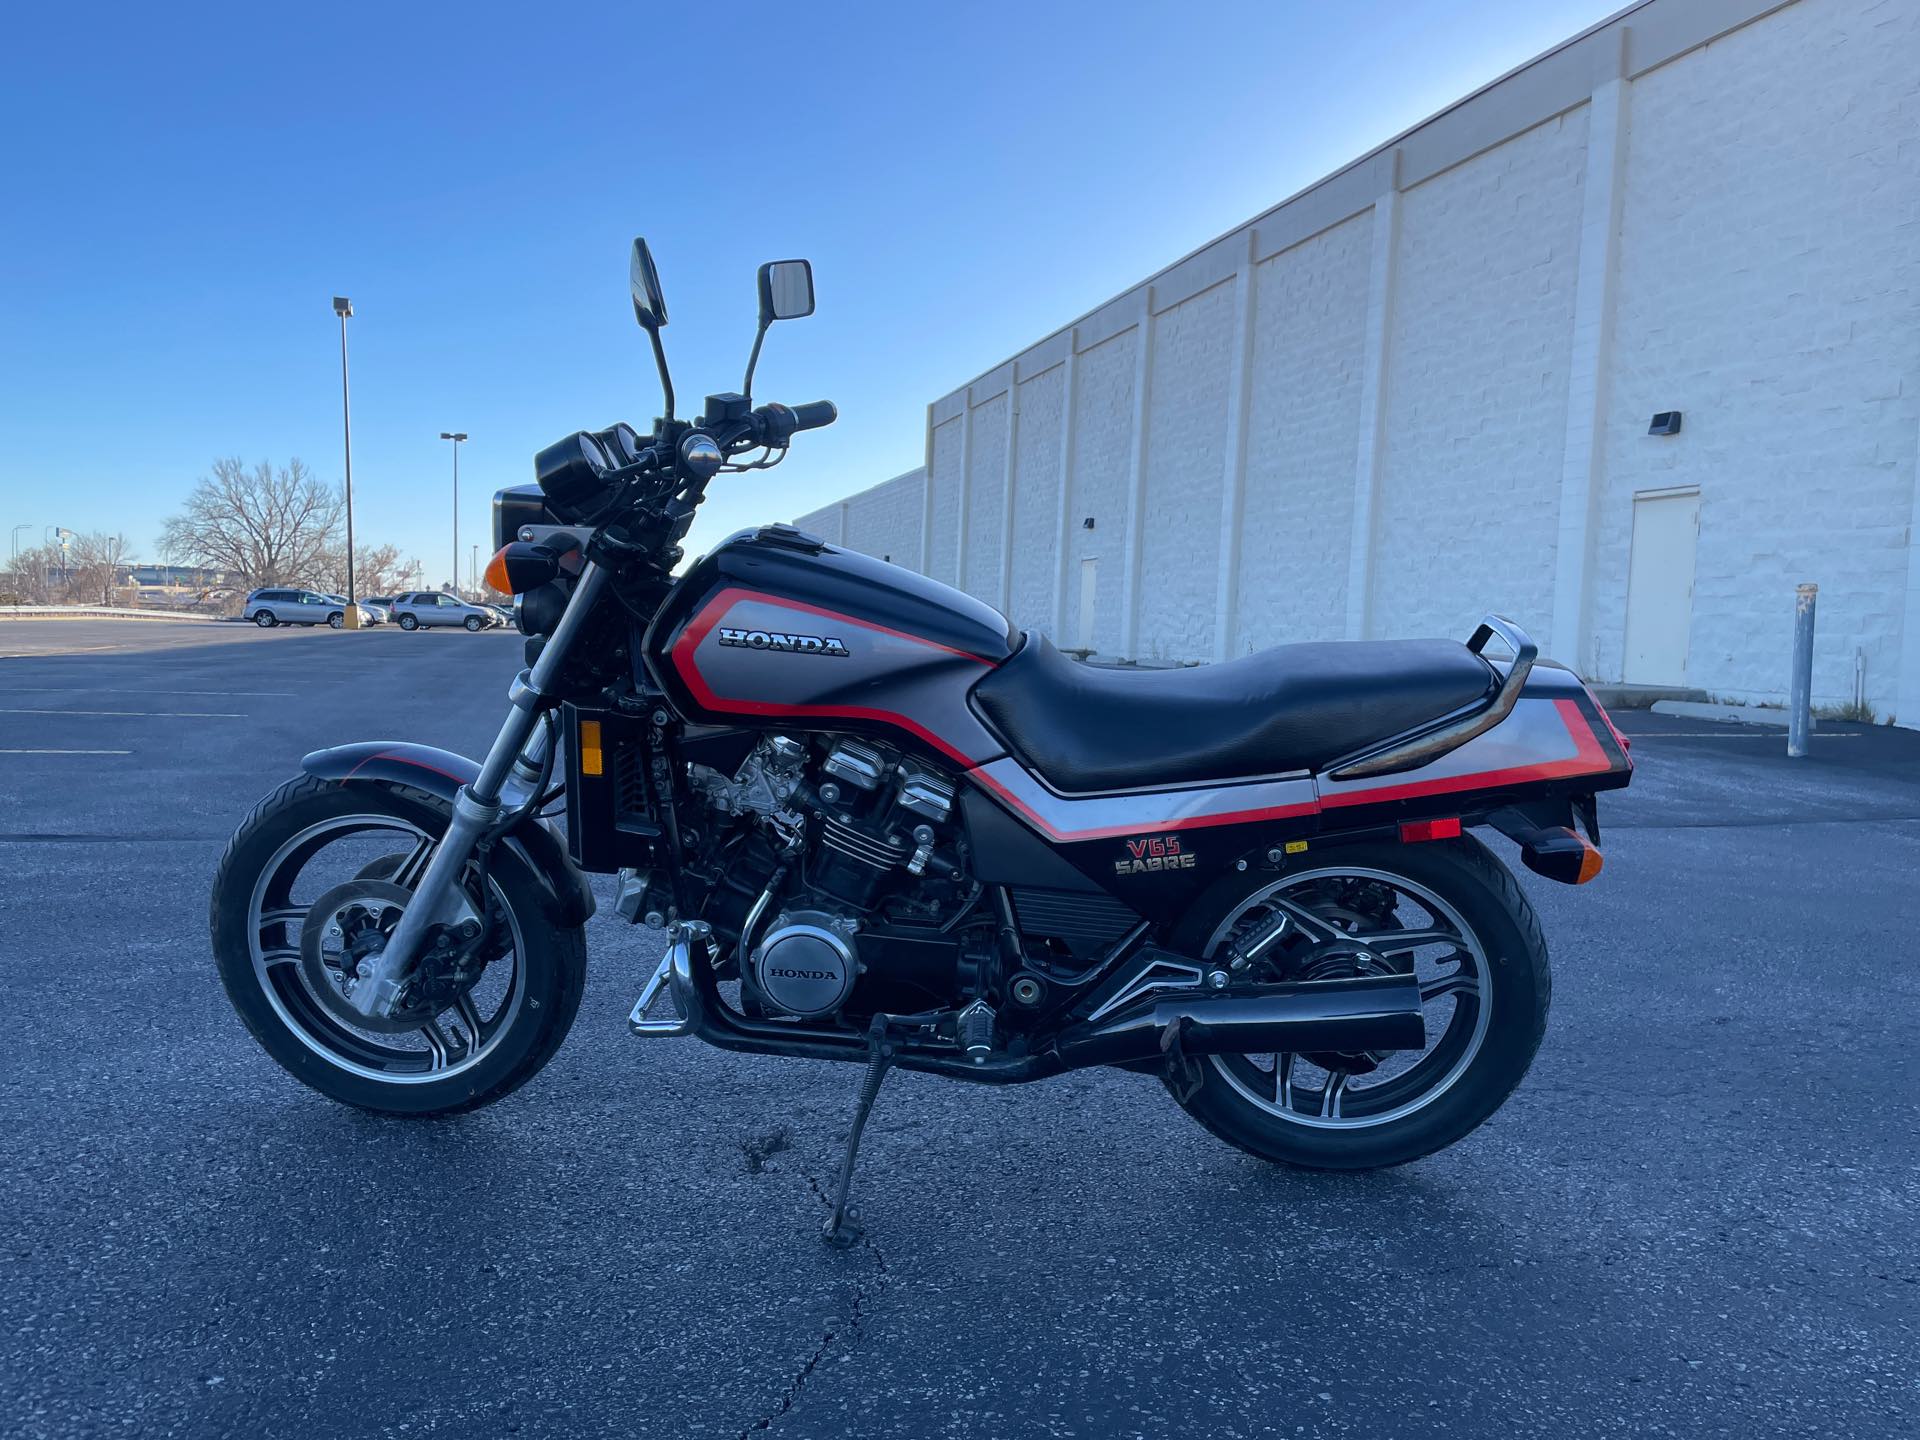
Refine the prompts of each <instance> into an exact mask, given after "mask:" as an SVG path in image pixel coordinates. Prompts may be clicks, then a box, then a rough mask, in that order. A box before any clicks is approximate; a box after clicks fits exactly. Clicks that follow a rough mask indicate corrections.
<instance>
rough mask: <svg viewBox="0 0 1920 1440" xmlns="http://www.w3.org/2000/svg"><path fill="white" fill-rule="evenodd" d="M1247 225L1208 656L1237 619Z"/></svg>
mask: <svg viewBox="0 0 1920 1440" xmlns="http://www.w3.org/2000/svg"><path fill="white" fill-rule="evenodd" d="M1253 237H1254V231H1253V228H1252V227H1251V226H1249V227H1248V229H1247V252H1246V254H1244V255H1243V256H1241V257H1240V266H1239V268H1238V269H1237V270H1236V271H1235V272H1234V276H1233V284H1234V300H1235V302H1236V303H1235V305H1234V312H1233V349H1232V351H1231V352H1230V353H1229V356H1228V361H1227V364H1228V370H1227V445H1226V456H1225V460H1224V462H1223V464H1222V467H1221V469H1222V474H1221V477H1220V566H1219V571H1218V575H1219V589H1218V591H1217V592H1216V593H1215V595H1214V601H1213V658H1214V659H1215V660H1216V661H1220V660H1225V659H1227V658H1228V657H1229V656H1231V655H1232V654H1233V642H1234V630H1235V629H1236V627H1237V626H1238V624H1239V620H1240V527H1241V524H1242V522H1243V520H1244V519H1245V516H1246V508H1247V505H1246V489H1247V413H1248V411H1250V410H1251V409H1252V408H1253V320H1254V293H1253V291H1254V266H1253Z"/></svg>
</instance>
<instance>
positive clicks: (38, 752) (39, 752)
mask: <svg viewBox="0 0 1920 1440" xmlns="http://www.w3.org/2000/svg"><path fill="white" fill-rule="evenodd" d="M131 754H133V751H131V750H0V755H131Z"/></svg>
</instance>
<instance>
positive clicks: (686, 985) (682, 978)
mask: <svg viewBox="0 0 1920 1440" xmlns="http://www.w3.org/2000/svg"><path fill="white" fill-rule="evenodd" d="M667 934H668V939H669V943H668V945H667V953H666V954H665V955H663V956H661V957H660V964H659V967H658V968H657V969H655V971H654V972H653V974H652V976H650V977H649V978H648V980H647V983H646V984H645V986H643V987H642V988H641V991H640V998H639V999H638V1000H636V1001H634V1002H633V1011H632V1013H631V1014H629V1015H628V1016H627V1028H628V1029H629V1030H631V1031H632V1032H633V1033H634V1034H636V1035H645V1036H651V1037H667V1036H674V1035H691V1034H693V1033H694V1032H695V1031H697V1030H698V1029H699V1028H700V1018H701V1003H700V992H699V990H698V989H696V988H695V986H694V983H693V964H694V960H693V952H694V947H695V946H696V945H697V946H700V947H702V948H704V947H705V946H706V945H707V944H708V943H709V940H708V937H709V936H710V935H711V934H712V931H711V930H710V929H709V928H708V926H707V924H706V922H704V921H701V920H683V921H680V922H679V923H677V924H675V925H674V926H673V927H672V929H670V930H669V931H668V932H667ZM662 990H665V991H666V992H667V993H668V996H669V998H670V1000H671V1002H672V1005H673V1008H674V1010H675V1011H676V1012H677V1013H675V1014H673V1015H667V1016H661V1017H658V1018H652V1017H649V1015H648V1014H647V1012H648V1011H649V1010H651V1009H652V1008H653V1007H654V1006H655V1005H656V1004H657V1003H658V1002H659V1000H660V992H661V991H662Z"/></svg>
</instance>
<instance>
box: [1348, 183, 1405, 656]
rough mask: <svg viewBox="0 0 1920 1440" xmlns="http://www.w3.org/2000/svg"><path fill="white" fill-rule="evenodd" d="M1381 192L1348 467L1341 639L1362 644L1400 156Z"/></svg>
mask: <svg viewBox="0 0 1920 1440" xmlns="http://www.w3.org/2000/svg"><path fill="white" fill-rule="evenodd" d="M1387 167H1388V168H1387V176H1388V185H1387V189H1386V192H1385V193H1384V194H1382V195H1381V197H1380V198H1379V199H1378V200H1376V201H1374V204H1373V264H1372V268H1371V270H1370V273H1369V276H1368V280H1367V331H1366V359H1365V361H1364V362H1363V366H1362V369H1361V372H1360V449H1359V454H1358V456H1357V457H1356V459H1355V461H1354V467H1353V538H1352V540H1351V541H1350V542H1349V549H1348V551H1347V638H1348V639H1349V640H1364V639H1365V638H1366V636H1367V631H1368V630H1369V628H1370V627H1371V616H1370V614H1369V611H1370V609H1371V607H1372V601H1373V594H1372V592H1373V530H1374V522H1373V511H1374V501H1375V497H1376V496H1377V494H1378V492H1379V488H1380V469H1381V465H1382V462H1383V461H1384V459H1385V456H1386V440H1387V358H1388V357H1387V351H1388V348H1389V345H1390V342H1391V339H1392V335H1393V292H1394V279H1395V270H1396V268H1397V262H1396V259H1395V257H1396V255H1397V253H1398V251H1399V248H1400V243H1399V242H1400V152H1399V151H1398V150H1396V151H1394V152H1393V155H1392V157H1391V158H1390V159H1389V160H1388V162H1387Z"/></svg>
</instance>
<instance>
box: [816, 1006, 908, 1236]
mask: <svg viewBox="0 0 1920 1440" xmlns="http://www.w3.org/2000/svg"><path fill="white" fill-rule="evenodd" d="M892 1068H893V1045H892V1043H891V1042H890V1041H889V1040H888V1039H887V1027H886V1021H885V1019H884V1018H883V1017H881V1016H878V1015H876V1016H875V1017H874V1020H873V1025H872V1027H871V1028H870V1029H869V1030H868V1031H867V1075H866V1079H864V1080H862V1081H861V1082H860V1103H859V1104H858V1105H857V1106H855V1107H854V1112H853V1129H852V1131H851V1132H849V1134H848V1135H847V1153H846V1155H845V1156H844V1157H843V1158H842V1159H841V1161H840V1183H839V1185H837V1186H836V1187H835V1189H834V1195H833V1213H832V1214H831V1215H830V1216H828V1217H827V1228H826V1230H825V1231H824V1232H823V1238H824V1239H825V1240H826V1242H827V1244H829V1245H831V1246H833V1247H834V1249H836V1250H846V1249H850V1248H851V1247H853V1246H854V1245H857V1244H859V1242H860V1236H861V1234H862V1233H863V1230H862V1227H861V1224H860V1217H859V1216H858V1215H856V1214H854V1213H853V1212H852V1211H851V1210H849V1209H848V1208H847V1195H848V1193H849V1192H850V1191H851V1190H852V1189H853V1161H854V1157H855V1156H857V1155H858V1154H859V1153H860V1136H861V1135H862V1134H863V1133H864V1132H865V1131H866V1128H867V1117H868V1116H869V1115H871V1114H872V1113H873V1102H874V1098H875V1097H876V1096H878V1095H879V1093H880V1086H881V1083H882V1082H883V1081H885V1080H886V1078H887V1071H888V1070H890V1069H892Z"/></svg>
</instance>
